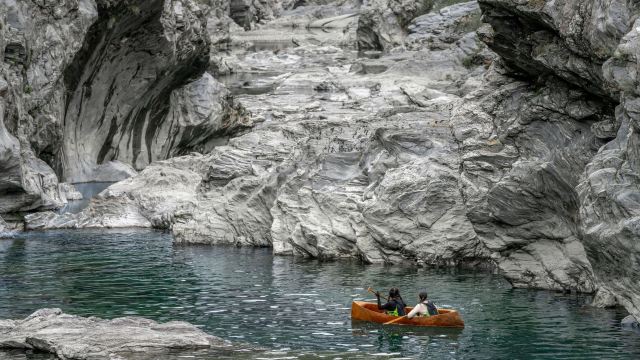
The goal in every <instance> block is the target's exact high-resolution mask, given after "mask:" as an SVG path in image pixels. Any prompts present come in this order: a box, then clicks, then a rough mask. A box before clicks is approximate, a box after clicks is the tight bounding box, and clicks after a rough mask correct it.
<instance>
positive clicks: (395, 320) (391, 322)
mask: <svg viewBox="0 0 640 360" xmlns="http://www.w3.org/2000/svg"><path fill="white" fill-rule="evenodd" d="M406 317H407V315H405V316H400V317H399V318H397V319H393V320H391V321H387V322H386V323H384V324H382V325H391V324H395V323H397V322H398V321H400V320H402V319H404V318H406Z"/></svg>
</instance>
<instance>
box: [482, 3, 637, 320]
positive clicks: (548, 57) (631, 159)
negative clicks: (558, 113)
mask: <svg viewBox="0 0 640 360" xmlns="http://www.w3.org/2000/svg"><path fill="white" fill-rule="evenodd" d="M479 2H480V5H481V7H482V9H483V12H484V16H485V19H486V20H487V21H488V22H489V23H490V24H491V28H487V29H484V30H483V31H482V32H481V33H482V36H483V38H484V39H486V41H487V43H488V44H489V45H490V47H491V48H492V49H494V50H495V51H496V52H497V53H499V54H500V55H501V56H502V57H503V58H504V59H505V61H506V62H507V63H508V64H509V65H510V66H513V67H514V68H516V69H518V70H519V71H521V72H523V73H527V74H529V75H528V76H530V77H533V78H534V79H535V78H538V76H540V75H542V76H547V75H551V76H554V77H557V78H561V79H564V80H565V81H567V82H569V83H571V84H573V85H576V86H578V87H579V88H581V89H582V90H583V91H586V92H589V93H593V94H596V95H597V96H600V97H601V98H602V99H606V98H609V99H610V100H609V103H610V104H611V105H610V107H613V106H617V107H616V109H615V111H614V110H609V111H606V112H604V113H603V114H596V116H594V117H593V119H592V120H594V121H596V122H595V123H592V124H591V128H590V131H591V133H592V134H593V136H595V137H596V138H599V139H600V141H599V144H597V145H598V148H597V152H595V153H593V152H591V153H588V155H587V156H586V157H585V158H584V160H581V161H579V162H573V161H572V162H571V164H572V165H571V166H574V168H573V170H571V174H573V176H572V177H573V178H575V177H576V176H578V182H577V186H575V185H576V182H575V181H571V182H570V185H571V187H572V188H573V189H575V193H576V194H577V196H572V198H573V199H572V200H571V202H569V203H571V204H574V205H572V208H574V207H575V208H577V217H575V219H574V221H573V222H574V223H575V225H576V226H577V232H576V235H577V236H578V239H580V241H581V243H582V245H583V246H584V249H585V252H586V254H587V257H588V259H589V262H590V264H591V266H592V268H593V271H594V279H595V281H596V285H597V286H599V287H601V289H600V291H599V292H598V294H599V295H598V297H597V299H596V305H600V306H605V305H610V304H616V303H619V304H622V305H624V306H625V307H626V308H627V309H628V310H629V311H630V312H631V313H632V314H634V315H635V316H636V318H638V317H640V279H639V278H638V276H637V275H636V273H637V271H636V270H637V269H638V267H639V266H640V253H639V252H638V251H637V244H638V240H637V239H638V233H637V231H636V228H637V226H636V223H637V213H638V209H640V205H639V204H638V202H637V201H636V199H637V198H638V191H637V183H638V182H637V180H636V177H637V174H638V172H639V171H640V168H638V166H637V163H638V162H637V159H638V155H637V150H636V149H637V143H636V142H637V139H636V132H637V129H638V122H637V120H638V115H637V114H638V109H639V108H638V106H637V103H638V99H639V96H640V92H638V90H637V89H638V88H637V66H638V51H639V50H638V49H640V46H639V44H638V30H637V26H638V23H637V22H636V23H635V24H634V21H636V19H637V17H638V15H639V14H640V8H639V7H638V4H637V3H635V2H628V1H598V0H590V1H574V0H565V1H553V2H528V3H523V2H516V1H510V0H480V1H479ZM547 88H548V87H547ZM580 108H581V109H584V108H585V107H584V106H581V107H580ZM583 133H584V131H583ZM603 142H604V143H606V142H608V143H606V144H603ZM602 145H603V146H602ZM569 165H570V164H567V166H569ZM565 203H567V202H565ZM572 212H573V210H572Z"/></svg>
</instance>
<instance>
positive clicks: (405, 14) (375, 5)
mask: <svg viewBox="0 0 640 360" xmlns="http://www.w3.org/2000/svg"><path fill="white" fill-rule="evenodd" d="M432 7H433V1H432V0H423V1H414V0H371V1H368V2H367V3H366V5H365V6H364V7H363V8H362V9H361V10H360V18H359V20H358V30H357V42H358V49H359V50H389V49H391V48H393V47H396V46H399V45H401V44H402V43H403V41H404V37H405V36H406V27H407V26H408V25H409V23H410V22H411V20H413V19H414V18H416V17H417V16H420V15H422V14H425V13H427V12H429V11H430V10H431V8H432Z"/></svg>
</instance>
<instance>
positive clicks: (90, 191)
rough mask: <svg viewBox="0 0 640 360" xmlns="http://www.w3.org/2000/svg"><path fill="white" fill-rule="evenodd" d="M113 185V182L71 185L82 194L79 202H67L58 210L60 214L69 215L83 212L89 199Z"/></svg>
mask: <svg viewBox="0 0 640 360" xmlns="http://www.w3.org/2000/svg"><path fill="white" fill-rule="evenodd" d="M112 184H114V183H113V182H91V183H77V184H73V185H74V186H75V187H76V189H77V190H78V191H79V192H80V193H81V194H82V199H81V200H69V202H68V203H67V205H65V206H64V207H63V208H62V209H60V210H58V212H59V213H60V214H65V213H71V214H77V213H79V212H80V211H82V210H84V209H85V208H86V207H87V206H88V205H89V202H90V201H91V199H92V198H93V197H94V196H96V195H98V194H99V193H101V192H102V191H103V190H104V189H106V188H108V187H109V186H111V185H112Z"/></svg>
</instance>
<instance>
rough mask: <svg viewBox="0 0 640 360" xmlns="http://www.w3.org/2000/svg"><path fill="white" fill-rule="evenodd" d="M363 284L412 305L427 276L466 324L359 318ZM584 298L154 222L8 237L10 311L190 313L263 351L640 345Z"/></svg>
mask: <svg viewBox="0 0 640 360" xmlns="http://www.w3.org/2000/svg"><path fill="white" fill-rule="evenodd" d="M368 285H375V287H376V288H377V289H378V290H380V291H383V290H385V289H387V288H389V287H391V286H398V287H400V289H402V294H403V297H404V298H405V301H407V302H409V303H413V302H414V301H416V300H417V299H414V297H415V296H416V295H415V294H417V292H418V291H420V290H422V289H423V288H426V289H427V290H428V291H429V293H430V294H431V297H432V298H433V299H434V301H435V302H436V303H437V304H438V305H439V306H441V307H453V308H456V309H459V310H460V312H461V314H462V316H463V317H464V319H465V322H466V324H467V327H466V328H464V329H463V330H461V331H460V330H459V331H455V330H453V331H452V330H450V329H421V328H408V327H407V328H405V327H402V326H382V325H379V324H361V323H352V322H351V321H350V320H349V316H350V315H349V314H350V304H351V301H352V300H356V299H367V298H368V299H369V300H372V299H371V298H370V295H368V294H367V293H366V291H365V290H364V289H365V287H366V286H368ZM589 301H590V299H589V298H587V297H582V296H575V295H563V294H560V293H552V292H545V291H532V290H518V289H511V288H510V286H509V285H508V284H507V283H506V282H505V281H504V280H503V279H502V278H500V277H498V276H494V275H491V274H486V273H473V272H466V271H455V270H446V271H444V270H428V269H418V268H414V267H402V266H394V267H384V266H365V265H362V264H359V263H357V262H348V261H347V262H331V263H320V262H318V261H301V260H294V259H292V258H289V257H274V256H273V255H272V254H271V249H254V248H235V247H175V246H173V245H172V242H171V236H170V235H169V234H167V233H162V232H154V231H127V230H119V231H116V230H111V231H109V230H100V231H98V230H81V231H50V232H37V233H25V234H20V235H17V237H15V238H13V239H10V240H6V241H0V318H2V319H6V318H22V317H25V316H26V315H28V314H30V313H31V312H32V311H33V310H35V309H38V308H42V307H61V308H62V309H63V310H65V311H66V312H69V313H72V314H77V315H83V316H90V315H96V316H100V317H105V318H113V317H118V316H123V315H140V316H145V317H149V318H152V319H154V320H157V321H163V322H165V321H169V320H184V321H188V322H191V323H193V324H195V325H198V326H201V327H202V328H203V329H204V330H206V331H207V332H209V333H211V334H214V335H217V336H221V337H223V338H226V339H229V340H232V341H240V342H249V343H253V344H258V345H262V346H266V347H267V348H270V349H274V351H275V352H274V353H273V354H271V355H268V356H265V357H283V356H298V357H304V356H308V357H309V358H317V357H318V356H329V357H343V358H369V357H370V356H371V355H372V354H379V355H380V356H382V358H384V357H385V356H386V357H399V356H402V357H412V358H422V357H424V356H427V355H428V356H429V357H433V358H463V359H464V358H474V359H485V358H486V359H490V358H491V359H494V358H516V357H518V356H519V355H520V354H522V353H530V354H533V355H535V356H538V357H547V358H549V357H552V358H558V357H576V358H594V359H595V358H602V357H606V358H621V359H622V358H629V357H630V356H631V357H633V356H639V355H640V344H639V343H638V341H637V335H636V334H634V333H632V332H625V331H623V330H621V329H620V325H619V323H620V320H621V319H622V317H624V315H626V314H625V313H624V311H620V310H602V309H593V308H590V307H586V306H585V304H587V303H588V302H589ZM397 353H399V355H396V354H397ZM283 354H284V355H283ZM383 354H384V355H383ZM245 355H246V356H247V358H250V357H251V356H252V355H251V354H245ZM234 357H237V354H233V356H231V357H229V358H234ZM196 358H207V356H205V355H202V357H200V355H198V356H196Z"/></svg>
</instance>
